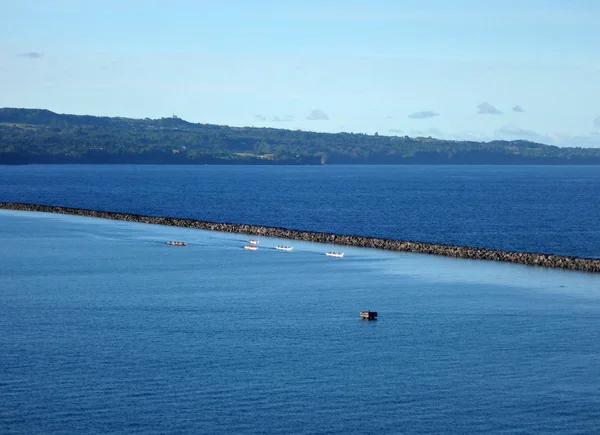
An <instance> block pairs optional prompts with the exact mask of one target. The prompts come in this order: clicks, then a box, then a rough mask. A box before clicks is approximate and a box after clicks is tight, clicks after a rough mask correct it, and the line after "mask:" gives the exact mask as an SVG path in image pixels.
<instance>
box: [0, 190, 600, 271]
mask: <svg viewBox="0 0 600 435" xmlns="http://www.w3.org/2000/svg"><path fill="white" fill-rule="evenodd" d="M0 209H6V210H18V211H37V212H44V213H59V214H69V215H77V216H86V217H96V218H103V219H113V220H122V221H129V222H139V223H146V224H155V225H170V226H177V227H186V228H198V229H203V230H210V231H222V232H228V233H240V234H248V235H254V236H264V237H278V238H284V239H291V240H304V241H308V242H316V243H334V244H336V245H346V246H358V247H364V248H374V249H385V250H389V251H400V252H412V253H418V254H431V255H442V256H445V257H455V258H467V259H471V260H492V261H504V262H508V263H518V264H525V265H529V266H540V267H551V268H560V269H571V270H579V271H584V272H593V273H600V259H596V258H582V257H573V256H564V255H553V254H540V253H530V252H514V251H503V250H495V249H484V248H475V247H469V246H455V245H443V244H438V243H423V242H412V241H405V240H392V239H381V238H375V237H362V236H350V235H341V234H330V233H320V232H314V231H298V230H290V229H287V228H277V227H265V226H260V225H246V224H231V223H218V222H207V221H201V220H195V219H180V218H174V217H158V216H144V215H137V214H130V213H119V212H110V211H98V210H87V209H80V208H70V207H59V206H50V205H38V204H22V203H14V202H0Z"/></svg>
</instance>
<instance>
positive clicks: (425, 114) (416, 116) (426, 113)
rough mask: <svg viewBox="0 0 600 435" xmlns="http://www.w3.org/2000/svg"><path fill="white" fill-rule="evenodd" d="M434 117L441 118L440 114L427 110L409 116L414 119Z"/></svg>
mask: <svg viewBox="0 0 600 435" xmlns="http://www.w3.org/2000/svg"><path fill="white" fill-rule="evenodd" d="M434 116H440V114H439V113H436V112H434V111H432V110H425V111H422V112H413V113H411V114H410V115H408V117H409V118H412V119H425V118H432V117H434Z"/></svg>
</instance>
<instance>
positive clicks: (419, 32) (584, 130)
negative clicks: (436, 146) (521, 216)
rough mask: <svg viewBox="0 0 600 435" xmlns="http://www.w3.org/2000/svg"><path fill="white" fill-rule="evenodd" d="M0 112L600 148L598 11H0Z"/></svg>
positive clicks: (135, 3) (240, 0) (498, 2)
mask: <svg viewBox="0 0 600 435" xmlns="http://www.w3.org/2000/svg"><path fill="white" fill-rule="evenodd" d="M0 10H2V14H1V15H0V107H23V108H43V109H48V110H52V111H54V112H57V113H71V114H81V115H83V114H89V115H99V116H122V117H130V118H162V117H168V116H172V115H173V114H175V115H177V116H179V117H180V118H183V119H185V120H187V121H189V122H199V123H213V124H221V125H231V126H255V127H274V128H286V129H293V130H297V129H299V130H310V131H319V132H332V133H333V132H340V131H345V132H355V133H367V134H374V133H375V132H377V133H378V134H380V135H399V136H405V135H407V136H431V137H436V138H443V139H452V140H481V141H490V140H495V139H506V140H514V139H525V140H531V141H536V142H542V143H546V144H551V145H558V146H582V147H600V1H598V0H518V1H517V0H485V1H484V0H477V1H475V0H453V1H449V0H414V1H413V0H369V1H366V0H302V1H300V0H278V1H275V0H214V1H207V0H190V1H187V0H169V1H165V0H161V1H155V0H145V1H139V0H120V1H115V0H103V1H96V0H18V1H14V0H0Z"/></svg>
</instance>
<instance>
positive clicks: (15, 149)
mask: <svg viewBox="0 0 600 435" xmlns="http://www.w3.org/2000/svg"><path fill="white" fill-rule="evenodd" d="M65 163H70V164H73V163H77V164H242V165H265V164H267V165H274V164H275V165H281V164H287V165H290V164H291V165H324V164H426V165H447V164H451V165H468V164H473V165H540V164H541V165H598V164H600V149H598V148H563V147H557V146H552V145H544V144H539V143H534V142H529V141H525V140H516V141H492V142H474V141H451V140H443V139H435V138H431V137H408V136H403V137H400V136H383V135H378V134H377V133H375V134H374V135H367V134H361V133H315V132H309V131H301V130H284V129H276V128H257V127H229V126H223V125H214V124H194V123H190V122H187V121H184V120H183V119H180V118H177V117H176V116H173V117H169V118H161V119H149V118H145V119H130V118H120V117H114V118H110V117H100V116H89V115H65V114H57V113H54V112H51V111H49V110H44V109H17V108H0V164H5V165H6V164H13V165H18V164H65Z"/></svg>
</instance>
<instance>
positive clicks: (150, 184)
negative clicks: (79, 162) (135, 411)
mask: <svg viewBox="0 0 600 435" xmlns="http://www.w3.org/2000/svg"><path fill="white" fill-rule="evenodd" d="M599 193H600V167H598V166H587V167H582V166H324V167H303V166H286V167H266V166H265V167H260V166H259V167H257V166H230V167H227V166H70V165H66V166H13V167H9V166H4V167H2V166H0V201H20V202H30V203H43V204H51V205H63V206H72V207H82V208H95V209H102V210H111V211H122V212H132V213H140V214H150V215H163V216H177V217H189V218H196V219H203V220H209V221H219V222H221V221H225V222H234V223H248V224H260V225H269V226H280V227H286V228H293V229H302V230H316V231H324V232H334V233H342V234H358V235H365V236H377V237H386V238H395V239H404V240H416V241H428V242H437V243H448V244H458V245H469V246H479V247H487V248H497V249H507V250H517V251H533V252H545V253H555V254H563V255H577V256H584V257H600V225H598V222H600V201H599V200H598V194H599Z"/></svg>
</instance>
